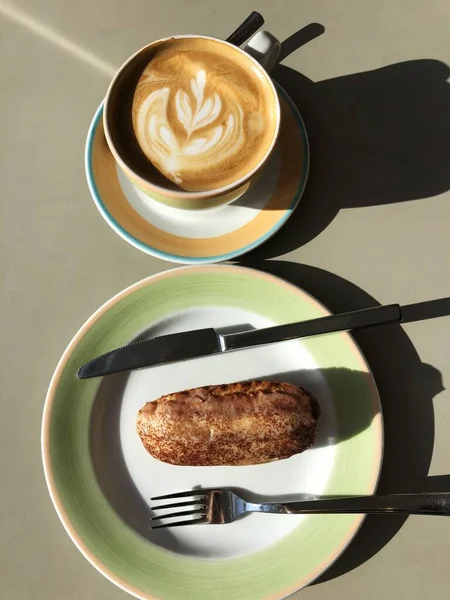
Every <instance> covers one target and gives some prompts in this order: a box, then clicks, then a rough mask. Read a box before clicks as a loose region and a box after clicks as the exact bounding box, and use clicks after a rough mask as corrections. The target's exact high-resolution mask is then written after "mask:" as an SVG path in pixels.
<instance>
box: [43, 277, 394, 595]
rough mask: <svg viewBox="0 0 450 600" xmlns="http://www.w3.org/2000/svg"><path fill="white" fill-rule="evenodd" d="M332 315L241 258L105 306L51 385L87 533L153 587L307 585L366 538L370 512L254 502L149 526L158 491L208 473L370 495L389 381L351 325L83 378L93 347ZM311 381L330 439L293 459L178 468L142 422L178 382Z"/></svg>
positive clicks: (65, 518) (252, 485) (118, 575)
mask: <svg viewBox="0 0 450 600" xmlns="http://www.w3.org/2000/svg"><path fill="white" fill-rule="evenodd" d="M325 314H328V313H327V311H326V309H325V308H324V307H323V306H322V305H321V304H319V303H318V302H317V301H316V300H314V299H313V298H311V296H309V295H308V294H306V293H305V292H303V291H301V290H299V289H297V288H295V287H294V286H292V285H290V284H287V283H285V282H284V281H282V280H280V279H277V278H275V277H273V276H270V275H267V274H263V273H260V272H258V271H253V270H250V269H245V268H242V267H235V266H207V267H187V268H182V269H177V270H174V271H169V272H165V273H162V274H159V275H156V276H154V277H150V278H149V279H146V280H143V281H141V282H139V283H137V284H135V285H133V286H131V287H130V288H128V289H126V290H124V291H123V292H121V293H120V294H118V295H117V296H115V297H114V298H112V299H111V300H110V301H109V302H107V303H106V304H105V305H104V306H103V307H101V308H100V309H99V310H98V311H97V312H96V313H95V314H94V315H93V316H92V317H91V318H90V319H89V320H88V321H87V322H86V324H85V325H84V326H83V327H82V328H81V329H80V331H79V332H78V333H77V335H76V336H75V338H74V339H73V340H72V342H71V343H70V344H69V346H68V348H67V350H66V351H65V353H64V355H63V357H62V358H61V361H60V363H59V364H58V366H57V369H56V371H55V374H54V376H53V379H52V381H51V384H50V388H49V391H48V395H47V399H46V403H45V408H44V417H43V428H42V452H43V461H44V470H45V476H46V480H47V484H48V487H49V491H50V495H51V497H52V500H53V503H54V505H55V508H56V510H57V512H58V515H59V517H60V519H61V521H62V523H63V525H64V527H65V528H66V530H67V532H68V533H69V535H70V536H71V538H72V540H73V541H74V543H75V544H76V545H77V547H78V548H79V549H80V551H81V552H82V553H83V554H84V555H85V556H86V558H87V559H88V560H89V561H90V562H91V563H92V564H93V565H94V566H95V567H96V568H97V569H98V570H99V571H101V572H102V573H103V574H104V575H105V576H106V577H108V578H109V579H110V580H111V581H113V582H114V583H116V584H117V585H118V586H120V587H121V588H123V589H124V590H126V591H128V592H129V593H131V594H134V595H135V596H136V597H138V598H145V599H148V598H158V599H164V600H175V599H183V600H185V599H186V600H189V599H192V600H194V599H195V600H210V599H211V598H214V599H216V600H228V599H233V600H234V598H239V599H240V600H261V599H269V598H270V599H275V598H276V599H278V598H284V597H286V596H287V595H289V594H291V593H293V592H295V591H296V590H298V589H300V588H301V587H303V586H305V585H307V584H308V583H309V582H311V581H312V580H313V579H315V578H316V577H317V576H318V575H319V574H320V573H322V572H323V571H324V570H325V569H326V568H327V567H328V566H329V565H330V564H331V563H332V562H333V561H334V560H335V559H336V558H337V557H338V556H339V554H340V553H341V552H342V551H343V550H344V549H345V547H346V546H347V544H348V543H349V542H350V541H351V539H352V538H353V536H354V534H355V533H356V531H357V529H358V527H359V526H360V524H361V522H362V517H359V516H356V517H355V516H351V515H340V516H331V515H326V516H309V517H300V516H285V515H251V516H249V517H247V518H246V519H244V520H242V521H238V522H236V523H234V524H232V525H228V526H196V527H185V528H183V527H181V528H177V529H176V530H168V531H166V530H162V531H157V530H156V531H155V530H152V531H151V530H149V528H148V522H149V521H148V520H149V518H150V516H151V511H150V508H149V498H150V497H151V496H155V495H159V494H162V493H170V492H173V491H177V490H182V489H191V488H193V487H194V486H198V485H201V486H205V487H209V486H232V487H239V488H245V489H247V490H250V491H252V492H254V493H257V494H263V495H271V494H274V493H276V494H277V497H280V496H282V497H292V496H293V495H295V496H298V495H301V494H370V493H373V492H374V490H375V487H376V484H377V480H378V475H379V471H380V465H381V459H382V446H383V442H382V440H383V435H382V417H381V409H380V403H379V398H378V394H377V390H376V386H375V383H374V380H373V377H372V375H371V373H370V370H369V368H368V366H367V364H366V362H365V360H364V358H363V356H362V355H361V352H360V351H359V349H358V347H357V346H356V344H355V343H354V342H353V340H352V338H351V336H350V335H348V334H344V333H340V334H333V335H328V336H321V337H317V338H312V339H309V340H305V341H302V342H300V341H293V342H292V341H291V342H283V343H281V344H274V345H271V346H267V347H264V348H256V349H251V350H246V351H243V352H237V353H233V354H230V355H227V356H213V357H207V358H203V359H198V360H195V361H189V362H188V363H181V364H176V365H164V366H161V367H156V368H153V369H146V370H142V371H137V372H133V373H132V374H131V375H129V376H124V375H117V376H110V377H107V378H104V379H103V380H101V381H100V380H86V381H82V382H80V381H78V380H77V379H76V375H75V374H76V371H77V369H78V367H79V366H80V365H81V364H82V363H84V362H86V361H87V360H88V359H90V358H92V357H94V356H96V355H98V354H101V353H103V352H105V351H107V350H109V349H111V348H114V347H117V346H119V345H122V344H124V343H127V342H129V341H130V340H132V339H135V338H136V337H138V336H140V335H142V334H144V333H146V332H147V333H150V334H152V335H163V334H166V333H171V332H176V331H182V330H186V329H195V328H196V327H207V326H210V325H212V326H215V327H221V328H229V327H232V328H240V327H242V326H246V327H248V325H251V326H254V327H263V326H267V325H270V324H281V323H286V322H290V321H298V320H302V319H310V318H314V317H317V316H321V315H325ZM253 378H272V379H278V380H280V379H283V380H285V381H290V382H292V383H297V384H302V385H305V387H307V388H309V389H310V390H311V391H312V392H313V393H315V394H316V396H317V397H318V399H319V402H320V404H321V408H322V417H321V420H320V423H319V435H318V440H317V444H316V445H315V447H314V448H313V449H311V450H308V451H307V452H305V453H303V454H300V455H298V456H295V457H292V458H290V459H288V460H285V461H280V462H278V463H271V464H268V465H258V466H253V467H219V468H206V467H193V468H189V467H174V466H171V465H165V464H163V463H159V462H158V461H156V460H154V459H152V457H150V456H149V455H148V454H147V453H146V452H145V450H144V449H143V448H142V446H141V444H140V441H139V438H138V436H137V434H136V432H135V418H136V413H137V411H138V409H139V408H140V407H141V406H143V404H145V402H146V401H148V400H151V399H152V398H156V397H158V396H159V395H161V394H164V393H169V392H171V391H175V390H179V389H183V388H187V387H191V386H197V385H205V384H211V383H226V382H231V381H237V380H240V379H253Z"/></svg>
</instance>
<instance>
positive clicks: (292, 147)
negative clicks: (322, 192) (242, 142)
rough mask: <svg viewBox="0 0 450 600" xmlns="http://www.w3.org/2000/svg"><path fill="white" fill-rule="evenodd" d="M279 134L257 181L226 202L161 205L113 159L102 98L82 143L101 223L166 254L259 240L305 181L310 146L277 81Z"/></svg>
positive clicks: (227, 251) (218, 252)
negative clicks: (187, 206)
mask: <svg viewBox="0 0 450 600" xmlns="http://www.w3.org/2000/svg"><path fill="white" fill-rule="evenodd" d="M277 89H278V93H279V96H280V105H281V112H282V117H281V128H280V135H279V139H278V142H277V145H276V147H275V150H274V152H273V155H272V157H271V158H270V160H269V163H268V165H267V166H266V168H265V169H264V172H263V174H262V175H261V177H260V178H259V180H258V181H257V182H256V183H255V184H254V185H253V186H252V187H251V188H250V190H248V191H247V192H245V193H244V194H243V195H242V196H241V197H240V198H239V199H238V200H236V201H235V202H233V203H232V204H228V205H224V206H220V207H216V208H210V209H207V210H196V211H192V210H183V209H179V208H171V207H168V206H165V205H163V204H161V203H160V202H158V201H157V200H153V199H152V198H149V197H148V196H147V195H146V194H144V193H143V192H142V191H140V190H139V189H138V188H136V187H135V186H134V185H133V184H132V183H131V182H130V181H129V180H128V179H127V178H126V177H125V175H124V174H123V173H122V171H121V170H120V169H119V167H118V165H117V164H116V162H115V160H114V158H113V156H112V154H111V152H110V150H109V147H108V144H107V142H106V139H105V135H104V130H103V119H102V116H103V103H102V104H101V105H100V107H99V108H98V110H97V112H96V114H95V116H94V119H93V121H92V124H91V126H90V128H89V133H88V136H87V142H86V152H85V163H86V176H87V180H88V184H89V189H90V192H91V195H92V198H93V199H94V202H95V204H96V206H97V208H98V209H99V211H100V213H101V214H102V216H103V217H104V219H105V220H106V222H107V223H108V224H109V225H110V226H111V227H112V228H113V229H114V231H116V233H118V234H119V235H120V236H121V237H122V238H123V239H124V240H126V241H127V242H128V243H130V244H132V245H133V246H135V247H136V248H139V250H142V251H143V252H146V253H147V254H151V255H153V256H156V257H158V258H162V259H164V260H168V261H172V262H177V263H186V264H202V263H212V262H219V261H224V260H230V259H233V258H236V257H237V256H240V255H241V254H244V253H246V252H249V251H250V250H253V249H254V248H256V247H257V246H259V245H261V244H263V243H264V242H265V241H266V240H268V239H269V238H270V237H271V236H272V235H274V234H275V233H276V232H277V231H278V230H279V229H280V227H282V226H283V225H284V223H285V222H286V221H287V220H288V219H289V217H290V216H291V214H292V213H293V211H294V210H295V208H296V206H297V204H298V202H299V200H300V198H301V196H302V194H303V190H304V188H305V185H306V180H307V177H308V168H309V147H308V138H307V135H306V130H305V126H304V123H303V120H302V118H301V116H300V114H299V112H298V110H297V108H296V106H295V105H294V103H293V102H292V100H291V99H290V98H289V96H288V95H287V94H286V92H285V91H284V90H282V89H281V88H280V86H279V85H277Z"/></svg>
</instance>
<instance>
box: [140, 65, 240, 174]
mask: <svg viewBox="0 0 450 600" xmlns="http://www.w3.org/2000/svg"><path fill="white" fill-rule="evenodd" d="M207 79H208V74H207V72H206V70H205V69H199V70H198V71H197V73H196V75H195V77H193V78H192V79H190V80H189V88H188V89H187V90H186V89H183V88H182V87H177V86H176V85H173V83H174V82H170V83H172V85H170V87H169V86H168V85H167V86H164V87H160V88H159V89H156V90H155V91H153V92H151V93H150V94H149V95H148V96H147V98H145V100H143V102H142V103H141V105H140V106H139V108H138V110H137V113H136V117H135V131H136V136H137V138H138V141H139V144H140V146H141V148H142V150H143V151H144V153H145V154H146V155H147V156H148V157H149V158H150V160H152V162H154V163H155V164H156V166H157V167H158V168H159V169H160V170H161V171H162V172H163V174H164V175H166V177H168V178H169V179H171V180H172V181H174V182H175V183H177V184H179V185H182V184H183V180H184V178H185V176H187V178H189V173H190V172H194V171H197V170H200V169H203V168H205V164H207V165H208V166H209V167H210V168H215V167H217V166H218V165H219V164H220V163H221V162H223V161H224V160H226V159H227V158H229V157H231V156H233V155H234V154H237V153H238V152H239V151H241V150H242V148H243V146H244V144H245V135H244V127H243V119H244V111H243V108H242V107H241V106H240V103H239V100H238V98H237V97H234V98H229V97H227V100H226V103H225V102H224V101H223V100H222V99H221V97H220V96H219V94H218V93H217V91H214V92H212V93H210V94H209V95H208V94H207V93H206V91H205V88H206V85H207ZM171 98H172V102H173V106H174V107H175V110H174V111H172V112H171V113H170V114H171V117H170V118H169V110H170V109H169V102H170V101H171ZM176 121H177V122H176ZM180 125H181V127H180Z"/></svg>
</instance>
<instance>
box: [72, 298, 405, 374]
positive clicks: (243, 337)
mask: <svg viewBox="0 0 450 600" xmlns="http://www.w3.org/2000/svg"><path fill="white" fill-rule="evenodd" d="M401 320H402V310H401V307H400V305H398V304H390V305H388V306H377V307H374V308H365V309H362V310H356V311H352V312H347V313H341V314H338V315H329V316H327V317H320V318H318V319H312V320H310V321H301V322H299V323H289V324H287V325H276V326H274V327H267V328H264V329H252V330H250V331H242V332H239V333H229V334H220V333H218V332H217V331H216V330H215V329H212V328H209V329H197V330H194V331H185V332H183V333H173V334H170V335H163V336H160V337H155V338H152V339H148V340H143V341H141V342H135V343H132V344H128V345H127V346H123V347H122V348H117V349H116V350H111V351H110V352H107V353H106V354H103V355H102V356H98V357H97V358H94V359H93V360H91V361H90V362H88V363H86V364H85V365H83V366H82V367H81V368H80V369H79V371H78V373H77V375H78V378H79V379H88V378H90V377H100V376H102V375H109V374H111V373H119V372H121V371H132V370H134V369H142V368H144V367H153V366H156V365H162V364H166V363H174V362H180V361H185V360H189V359H192V358H199V357H202V356H209V355H212V354H220V353H225V352H232V351H235V350H243V349H244V348H252V347H254V346H261V345H263V344H273V343H275V342H283V341H286V340H293V339H300V338H305V337H311V336H316V335H322V334H325V333H334V332H337V331H349V330H355V329H362V328H365V327H372V326H374V325H387V324H388V323H400V322H401Z"/></svg>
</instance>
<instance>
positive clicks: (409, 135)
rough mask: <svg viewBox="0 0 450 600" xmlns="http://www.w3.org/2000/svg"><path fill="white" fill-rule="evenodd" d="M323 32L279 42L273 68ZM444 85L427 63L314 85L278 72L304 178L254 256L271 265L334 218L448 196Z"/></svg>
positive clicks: (448, 115)
mask: <svg viewBox="0 0 450 600" xmlns="http://www.w3.org/2000/svg"><path fill="white" fill-rule="evenodd" d="M323 32H324V28H323V26H322V25H319V24H311V25H308V26H307V27H305V28H303V29H302V30H300V31H298V32H297V33H296V34H294V35H293V36H291V37H290V38H288V40H286V41H285V42H283V44H282V55H281V58H282V59H283V58H285V57H286V56H288V55H289V54H291V53H292V52H294V51H295V50H296V49H297V48H299V47H300V46H302V45H303V44H305V43H307V42H309V41H310V40H311V39H313V38H314V37H317V36H319V35H321V34H322V33H323ZM315 43H319V42H315ZM449 76H450V68H449V66H447V65H446V64H445V63H443V62H439V61H437V60H431V59H420V60H411V61H407V62H402V63H397V64H393V65H389V66H385V67H382V68H379V69H375V70H373V71H367V72H362V73H355V74H350V75H344V76H342V77H335V78H332V79H327V80H324V81H317V82H314V81H311V80H310V79H308V78H307V77H306V76H305V75H303V74H302V73H299V72H297V71H295V70H293V69H291V68H289V67H286V66H283V65H278V66H277V67H276V68H275V69H274V71H273V77H274V79H275V80H276V81H277V82H278V83H280V84H281V86H282V87H283V88H284V89H285V90H286V92H287V93H288V94H289V96H290V97H291V99H292V100H293V102H294V104H295V105H296V106H297V108H298V110H299V112H300V114H301V115H302V118H303V120H304V122H305V125H306V130H307V132H308V138H309V143H310V155H311V156H310V174H309V180H308V183H307V185H306V189H305V192H304V194H303V197H302V199H301V201H300V203H299V205H298V207H297V209H296V210H295V212H294V214H293V215H292V217H291V218H290V219H289V221H288V223H287V224H286V225H285V226H284V227H283V229H282V231H281V232H279V233H278V234H277V235H275V236H274V237H273V238H272V239H271V240H269V241H268V242H267V243H266V244H264V246H262V247H260V248H258V249H257V250H255V251H254V252H253V256H255V257H258V258H260V259H262V258H274V257H277V256H280V255H281V254H285V253H287V252H290V251H292V250H295V249H296V248H299V247H301V246H303V245H304V244H306V243H307V242H309V241H310V240H312V239H313V238H315V237H316V236H317V235H319V234H320V233H321V232H322V231H323V230H324V229H325V228H326V227H327V226H328V225H329V223H331V221H332V220H333V219H334V218H335V216H336V215H337V214H338V212H339V211H340V210H342V209H348V208H362V207H366V206H376V205H382V204H392V203H397V202H405V201H408V200H416V199H421V198H428V197H431V196H435V195H438V194H441V193H443V192H446V191H447V190H449V189H450V170H449V169H448V164H449V161H450V86H449V85H448V83H447V79H448V78H449Z"/></svg>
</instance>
